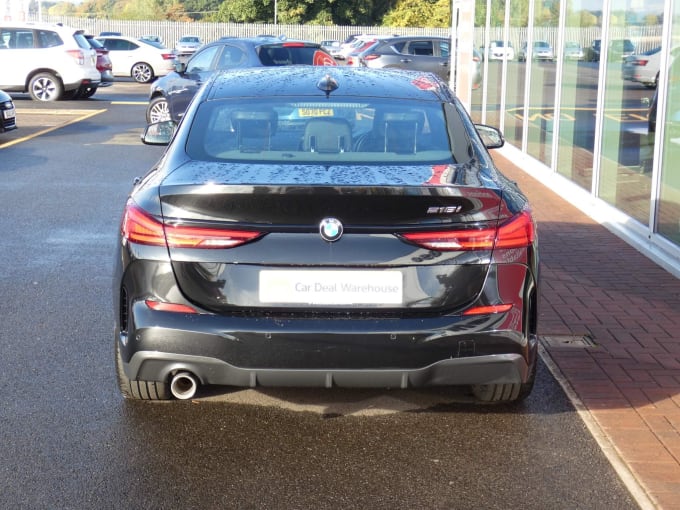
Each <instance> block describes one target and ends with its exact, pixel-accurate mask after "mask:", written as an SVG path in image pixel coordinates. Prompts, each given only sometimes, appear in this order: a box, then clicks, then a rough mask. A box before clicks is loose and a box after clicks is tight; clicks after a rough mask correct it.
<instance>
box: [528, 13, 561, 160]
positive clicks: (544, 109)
mask: <svg viewBox="0 0 680 510" xmlns="http://www.w3.org/2000/svg"><path fill="white" fill-rule="evenodd" d="M534 10H535V12H534V13H533V16H534V29H533V41H532V44H531V47H530V46H529V45H528V44H527V42H528V41H525V42H523V43H522V45H523V47H524V48H525V49H524V51H523V50H522V48H520V53H519V55H520V57H521V60H523V61H524V62H521V63H520V64H519V65H520V66H527V65H528V66H530V71H529V76H530V81H529V84H528V86H529V87H530V89H529V111H528V118H527V121H528V135H527V152H528V153H529V154H531V155H532V156H534V157H535V158H536V159H538V160H539V161H542V162H543V163H545V164H546V165H548V166H550V165H551V161H552V142H553V136H552V134H553V119H554V114H555V84H556V75H555V71H556V65H555V60H556V59H555V42H556V41H557V26H558V23H559V14H560V3H559V1H557V0H555V1H554V2H551V3H547V2H535V3H534ZM518 60H519V59H518Z"/></svg>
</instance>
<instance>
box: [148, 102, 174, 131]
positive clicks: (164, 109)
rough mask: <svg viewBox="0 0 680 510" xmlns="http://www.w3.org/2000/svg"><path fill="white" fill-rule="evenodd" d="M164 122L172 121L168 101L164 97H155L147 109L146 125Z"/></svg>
mask: <svg viewBox="0 0 680 510" xmlns="http://www.w3.org/2000/svg"><path fill="white" fill-rule="evenodd" d="M164 120H170V108H169V106H168V100H167V99H165V98H164V97H163V96H158V97H154V98H153V99H152V100H151V101H150V102H149V106H148V107H147V109H146V123H147V124H153V123H154V122H161V121H164Z"/></svg>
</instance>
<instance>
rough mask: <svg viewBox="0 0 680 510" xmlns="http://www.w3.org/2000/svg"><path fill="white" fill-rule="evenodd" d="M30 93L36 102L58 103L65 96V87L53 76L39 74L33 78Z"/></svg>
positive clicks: (29, 85)
mask: <svg viewBox="0 0 680 510" xmlns="http://www.w3.org/2000/svg"><path fill="white" fill-rule="evenodd" d="M28 93H29V94H30V95H31V98H33V99H35V100H36V101H58V100H59V99H61V97H62V95H63V94H64V86H63V85H62V83H61V80H59V78H57V77H56V76H54V75H53V74H51V73H38V74H36V75H35V76H34V77H33V78H31V81H30V82H29V84H28Z"/></svg>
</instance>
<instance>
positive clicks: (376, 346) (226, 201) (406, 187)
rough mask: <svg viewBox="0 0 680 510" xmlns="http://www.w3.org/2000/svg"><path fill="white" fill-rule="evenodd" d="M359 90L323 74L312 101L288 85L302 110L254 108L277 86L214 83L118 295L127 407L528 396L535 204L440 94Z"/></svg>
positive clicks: (149, 207) (138, 231)
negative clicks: (267, 391) (148, 402)
mask: <svg viewBox="0 0 680 510" xmlns="http://www.w3.org/2000/svg"><path fill="white" fill-rule="evenodd" d="M347 73H350V71H340V72H338V73H337V76H338V78H337V80H336V79H335V78H334V80H333V82H334V83H335V85H338V82H339V87H338V93H337V94H334V93H333V92H332V91H330V89H332V88H333V87H334V86H335V85H333V84H332V82H331V81H328V80H327V78H323V73H322V72H318V73H316V74H317V76H316V77H312V78H310V79H311V80H312V83H313V84H314V85H315V87H314V89H316V90H317V93H316V94H313V93H312V92H310V91H306V90H304V87H303V85H304V84H306V83H308V82H307V78H305V77H304V76H305V74H304V73H303V72H302V71H299V70H297V71H287V73H286V76H284V77H283V78H285V79H288V80H289V81H288V82H289V83H290V84H292V86H294V90H295V91H296V92H297V93H296V94H291V95H290V96H288V95H286V93H287V91H286V90H282V91H280V92H279V94H280V96H277V97H273V98H272V97H265V96H264V95H261V94H260V93H259V92H258V89H259V88H262V90H267V89H268V88H269V87H270V85H268V84H267V82H266V80H267V79H271V78H272V76H273V74H272V73H271V72H269V71H264V72H259V73H244V74H243V75H242V76H240V78H239V77H231V78H230V79H226V78H221V79H216V80H215V81H214V82H213V83H212V91H204V92H203V95H202V96H201V97H199V98H197V100H196V101H195V104H194V105H193V106H192V108H190V110H189V112H188V113H187V120H186V121H185V122H184V123H183V124H182V126H181V127H180V130H179V132H178V133H177V134H176V135H175V141H174V143H173V145H172V147H171V150H170V151H169V153H168V154H166V156H165V158H164V160H163V162H162V164H161V166H160V167H159V168H158V169H156V170H155V171H153V172H151V173H150V174H149V175H148V176H147V177H146V178H145V180H143V181H142V183H140V185H139V186H138V187H137V189H135V190H134V192H133V194H132V196H131V198H130V200H129V201H128V204H127V206H126V209H125V214H124V218H123V221H122V227H121V243H120V252H119V256H118V257H117V260H118V264H117V269H116V283H115V285H114V295H115V299H116V301H117V306H116V310H117V325H116V345H117V356H118V367H119V376H120V377H121V381H122V384H121V388H123V391H124V393H127V396H132V397H136V398H167V397H168V396H169V395H170V393H172V394H173V395H174V396H176V397H178V398H186V396H187V395H189V396H192V395H193V391H194V389H195V386H196V385H197V384H223V385H235V386H260V385H262V386H321V387H332V386H361V387H366V386H375V387H397V388H408V387H421V386H433V385H471V386H472V387H473V390H474V393H475V395H476V396H477V397H478V398H479V399H481V400H486V401H499V400H514V399H517V398H523V397H524V396H526V395H527V394H528V392H529V391H530V390H531V385H532V384H533V373H534V370H535V356H536V338H535V330H536V292H537V290H536V286H537V283H536V282H537V266H538V261H537V255H536V250H535V246H536V236H535V228H534V223H533V220H532V218H531V215H530V213H529V210H528V205H527V203H526V200H525V199H524V197H523V196H522V195H521V193H520V192H519V190H518V189H517V188H516V187H515V186H514V185H513V184H512V183H509V182H508V181H507V180H505V179H504V178H503V177H502V176H500V175H499V174H497V172H496V171H495V169H494V168H493V166H492V164H491V162H490V159H489V158H488V155H487V154H486V153H485V150H484V149H483V147H481V145H480V141H479V138H478V137H477V136H476V133H475V132H474V129H473V128H472V126H471V124H470V123H469V119H467V117H466V116H465V113H464V111H463V110H462V107H461V106H460V105H459V104H458V103H457V101H455V99H453V98H450V97H448V96H446V97H445V98H448V102H446V103H444V102H442V100H441V97H440V95H438V94H429V93H427V88H428V87H432V86H434V85H436V86H437V87H439V82H438V81H437V80H435V79H434V78H433V77H427V76H426V77H419V76H416V75H410V74H408V73H396V74H390V73H379V72H367V71H364V72H360V73H357V74H351V73H350V74H347ZM308 74H309V73H308ZM225 76H226V75H225ZM319 77H321V78H322V79H321V81H319V87H316V82H317V80H318V79H319ZM239 79H241V80H242V81H241V82H239ZM324 79H326V80H327V81H324ZM343 79H344V80H353V82H352V85H351V87H350V85H349V83H348V85H347V88H348V89H350V91H354V90H355V88H358V89H363V87H365V86H367V85H371V84H372V83H373V82H375V83H378V82H380V83H382V84H383V86H384V85H385V83H386V80H387V81H388V82H389V81H390V80H391V81H393V83H392V88H393V94H394V95H395V97H386V98H375V97H371V96H370V95H369V96H367V97H364V96H356V95H342V93H341V92H340V91H341V90H342V89H343V84H344V83H345V82H343V81H342V80H343ZM239 83H240V85H239ZM241 87H243V89H249V90H250V92H249V95H248V96H247V97H243V96H242V95H241V94H245V93H246V92H245V90H244V91H239V90H238V89H239V88H241ZM324 87H325V89H324ZM291 92H292V91H291ZM311 94H313V95H311ZM354 94H356V92H354ZM221 95H226V96H228V97H224V98H222V97H220V96H221ZM347 130H349V131H347ZM374 131H378V134H376V133H375V132H374ZM329 133H330V136H329ZM371 137H374V138H377V141H376V140H373V139H372V138H371Z"/></svg>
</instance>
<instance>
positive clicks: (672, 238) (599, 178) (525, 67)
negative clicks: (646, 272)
mask: <svg viewBox="0 0 680 510" xmlns="http://www.w3.org/2000/svg"><path fill="white" fill-rule="evenodd" d="M474 1H475V31H474V44H475V46H476V47H477V48H478V49H479V50H480V52H481V54H482V56H483V57H484V60H483V71H484V80H483V83H482V86H481V88H480V89H478V90H474V91H472V94H471V96H470V98H471V99H470V105H469V107H470V111H471V113H472V116H473V118H474V120H475V121H477V122H481V123H486V124H491V125H495V126H498V127H500V128H501V129H502V131H503V132H504V134H505V136H506V140H507V143H508V145H510V146H511V147H510V148H509V149H508V150H509V151H515V150H516V151H519V152H521V154H516V156H518V157H519V156H521V159H522V161H523V166H525V167H530V168H531V170H530V171H531V173H532V174H533V175H534V176H535V177H537V178H538V179H539V180H541V181H543V182H545V183H546V184H548V185H550V186H552V187H555V188H557V189H556V190H557V191H558V192H559V193H560V195H562V196H564V197H565V198H567V199H568V200H570V201H572V202H573V203H574V204H575V205H579V206H580V207H581V208H582V209H584V210H586V212H589V213H590V214H591V215H593V216H595V217H596V218H597V219H598V220H600V221H601V222H602V223H603V224H605V225H606V226H608V227H609V228H610V229H612V230H614V231H615V232H616V233H618V234H619V235H621V236H622V237H624V238H626V239H627V240H628V241H629V242H631V243H632V244H634V245H636V246H637V247H638V248H639V249H641V250H642V251H644V252H645V253H647V254H648V255H649V256H650V257H651V258H653V259H655V260H657V262H660V263H662V264H663V265H664V266H665V267H667V268H668V269H669V270H671V271H672V272H673V273H674V274H676V275H680V169H679V168H678V163H680V1H678V0H674V1H672V2H668V1H664V0H587V1H586V0H505V1H503V0H474ZM499 43H502V44H503V45H504V46H505V47H507V48H508V49H509V48H510V47H512V50H513V51H506V52H504V53H503V52H500V53H499V52H498V51H493V49H494V48H495V47H496V46H497V45H498V44H499ZM676 59H677V60H676ZM513 156H514V154H513Z"/></svg>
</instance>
